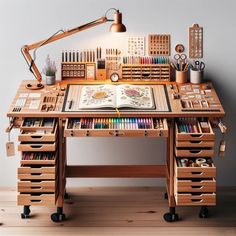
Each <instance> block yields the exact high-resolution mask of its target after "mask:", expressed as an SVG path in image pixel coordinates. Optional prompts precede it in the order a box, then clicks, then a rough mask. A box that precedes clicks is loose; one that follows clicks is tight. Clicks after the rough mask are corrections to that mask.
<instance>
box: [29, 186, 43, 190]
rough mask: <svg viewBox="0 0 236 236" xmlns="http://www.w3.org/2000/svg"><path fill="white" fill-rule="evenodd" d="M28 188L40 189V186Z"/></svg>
mask: <svg viewBox="0 0 236 236" xmlns="http://www.w3.org/2000/svg"><path fill="white" fill-rule="evenodd" d="M30 188H31V189H42V187H40V186H31V187H30Z"/></svg>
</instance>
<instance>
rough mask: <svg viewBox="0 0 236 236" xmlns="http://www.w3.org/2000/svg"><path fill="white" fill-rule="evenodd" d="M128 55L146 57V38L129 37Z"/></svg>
mask: <svg viewBox="0 0 236 236" xmlns="http://www.w3.org/2000/svg"><path fill="white" fill-rule="evenodd" d="M127 46H128V55H130V56H144V55H145V37H137V36H135V37H128V45H127Z"/></svg>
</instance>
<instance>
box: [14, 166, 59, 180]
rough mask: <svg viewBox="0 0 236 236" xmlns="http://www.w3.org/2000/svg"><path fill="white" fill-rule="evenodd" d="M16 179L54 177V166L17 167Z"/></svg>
mask: <svg viewBox="0 0 236 236" xmlns="http://www.w3.org/2000/svg"><path fill="white" fill-rule="evenodd" d="M18 179H30V180H31V179H55V167H28V166H27V167H19V168H18Z"/></svg>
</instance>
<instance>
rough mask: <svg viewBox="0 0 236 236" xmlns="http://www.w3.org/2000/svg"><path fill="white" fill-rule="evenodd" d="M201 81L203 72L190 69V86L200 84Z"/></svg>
mask: <svg viewBox="0 0 236 236" xmlns="http://www.w3.org/2000/svg"><path fill="white" fill-rule="evenodd" d="M202 80H203V70H193V69H190V82H191V83H192V84H200V83H201V82H202Z"/></svg>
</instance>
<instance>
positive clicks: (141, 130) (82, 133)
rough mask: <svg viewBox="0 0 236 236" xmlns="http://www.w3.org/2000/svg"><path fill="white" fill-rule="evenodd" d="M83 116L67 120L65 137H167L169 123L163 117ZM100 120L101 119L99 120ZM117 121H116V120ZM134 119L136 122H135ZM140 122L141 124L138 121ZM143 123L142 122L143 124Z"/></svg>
mask: <svg viewBox="0 0 236 236" xmlns="http://www.w3.org/2000/svg"><path fill="white" fill-rule="evenodd" d="M84 120H86V119H82V118H69V119H67V120H66V125H65V130H64V136H65V137H134V136H136V137H137V136H138V137H167V136H168V124H167V120H166V119H162V118H160V119H159V118H87V123H88V125H83V121H84ZM98 120H100V121H99V122H98ZM114 121H115V122H114ZM133 121H134V122H133ZM136 122H137V123H138V122H139V124H137V123H136ZM141 123H142V124H141Z"/></svg>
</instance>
